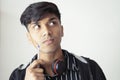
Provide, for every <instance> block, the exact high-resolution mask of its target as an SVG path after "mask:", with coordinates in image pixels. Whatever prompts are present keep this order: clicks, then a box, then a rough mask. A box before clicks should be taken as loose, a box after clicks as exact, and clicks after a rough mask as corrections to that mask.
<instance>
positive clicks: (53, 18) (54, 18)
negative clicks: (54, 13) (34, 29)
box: [49, 17, 57, 21]
mask: <svg viewBox="0 0 120 80" xmlns="http://www.w3.org/2000/svg"><path fill="white" fill-rule="evenodd" d="M52 20H57V18H56V17H52V18H50V19H49V21H52Z"/></svg>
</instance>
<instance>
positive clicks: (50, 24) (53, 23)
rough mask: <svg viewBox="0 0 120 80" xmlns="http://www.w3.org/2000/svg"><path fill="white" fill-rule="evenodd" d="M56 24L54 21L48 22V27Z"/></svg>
mask: <svg viewBox="0 0 120 80" xmlns="http://www.w3.org/2000/svg"><path fill="white" fill-rule="evenodd" d="M56 24H57V22H56V21H50V22H49V26H55V25H56Z"/></svg>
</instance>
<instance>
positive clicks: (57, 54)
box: [39, 48, 64, 76]
mask: <svg viewBox="0 0 120 80" xmlns="http://www.w3.org/2000/svg"><path fill="white" fill-rule="evenodd" d="M39 54H40V55H39V59H41V60H42V61H43V62H44V65H43V66H44V68H45V71H46V72H47V73H48V74H49V75H50V76H53V75H54V73H53V72H52V70H51V65H52V63H53V61H54V60H56V59H63V58H64V57H63V54H62V50H61V48H60V49H58V50H56V51H54V52H52V53H43V52H40V53H39Z"/></svg>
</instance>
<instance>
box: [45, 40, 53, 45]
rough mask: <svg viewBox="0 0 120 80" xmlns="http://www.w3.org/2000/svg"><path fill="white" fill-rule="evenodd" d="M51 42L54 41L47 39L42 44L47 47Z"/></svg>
mask: <svg viewBox="0 0 120 80" xmlns="http://www.w3.org/2000/svg"><path fill="white" fill-rule="evenodd" d="M53 41H54V39H47V40H44V41H43V44H46V45H49V44H52V43H53Z"/></svg>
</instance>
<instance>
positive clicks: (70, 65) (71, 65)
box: [31, 50, 79, 71]
mask: <svg viewBox="0 0 120 80" xmlns="http://www.w3.org/2000/svg"><path fill="white" fill-rule="evenodd" d="M62 52H63V55H64V57H65V60H66V66H67V70H73V71H78V70H79V68H78V65H77V62H76V58H75V56H74V55H73V54H71V53H69V52H68V51H67V50H62ZM36 59H37V54H36V55H35V56H34V57H33V58H32V60H31V63H32V62H33V61H34V60H36Z"/></svg>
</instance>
